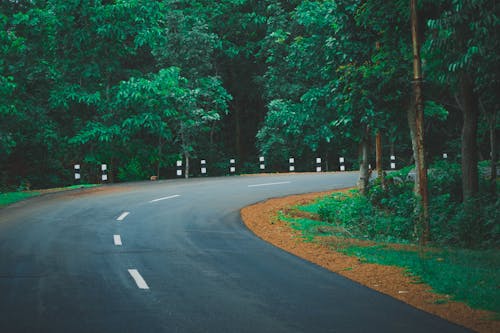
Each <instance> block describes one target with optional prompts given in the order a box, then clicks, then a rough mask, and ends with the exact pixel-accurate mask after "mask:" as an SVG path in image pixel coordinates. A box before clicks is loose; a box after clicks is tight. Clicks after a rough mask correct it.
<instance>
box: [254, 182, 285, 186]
mask: <svg viewBox="0 0 500 333" xmlns="http://www.w3.org/2000/svg"><path fill="white" fill-rule="evenodd" d="M290 183H291V182H278V183H265V184H255V185H248V187H260V186H272V185H283V184H290Z"/></svg>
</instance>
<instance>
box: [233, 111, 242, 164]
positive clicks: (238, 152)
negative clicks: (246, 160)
mask: <svg viewBox="0 0 500 333" xmlns="http://www.w3.org/2000/svg"><path fill="white" fill-rule="evenodd" d="M234 121H235V135H236V138H235V145H236V155H237V157H238V158H239V159H241V155H242V149H241V123H240V109H239V106H238V105H236V107H235V109H234Z"/></svg>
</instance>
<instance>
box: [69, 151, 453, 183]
mask: <svg viewBox="0 0 500 333" xmlns="http://www.w3.org/2000/svg"><path fill="white" fill-rule="evenodd" d="M447 158H448V154H447V153H443V159H447ZM321 161H322V160H321V157H317V158H316V172H321V171H322V166H321V163H322V162H321ZM176 166H177V168H176V174H177V176H178V177H182V176H183V170H182V160H178V161H177V164H176ZM259 169H260V171H264V170H266V164H265V158H264V156H260V157H259ZM391 169H392V170H394V169H396V156H395V155H391ZM74 170H75V181H77V182H78V181H80V179H81V168H80V164H75V165H74ZM288 170H289V171H290V172H295V158H293V157H290V158H289V159H288ZM339 170H340V171H346V166H345V158H344V157H339ZM200 171H201V174H202V176H206V175H207V161H206V160H201V161H200ZM229 173H230V174H235V173H236V160H235V159H234V158H232V159H230V160H229ZM101 180H102V181H103V182H106V181H108V166H107V165H106V164H101Z"/></svg>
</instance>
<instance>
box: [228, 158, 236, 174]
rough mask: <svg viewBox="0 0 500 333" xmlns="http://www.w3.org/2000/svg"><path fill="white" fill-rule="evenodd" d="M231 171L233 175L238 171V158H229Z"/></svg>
mask: <svg viewBox="0 0 500 333" xmlns="http://www.w3.org/2000/svg"><path fill="white" fill-rule="evenodd" d="M229 172H230V173H231V174H232V175H234V173H235V172H236V160H235V159H234V158H232V159H230V160H229Z"/></svg>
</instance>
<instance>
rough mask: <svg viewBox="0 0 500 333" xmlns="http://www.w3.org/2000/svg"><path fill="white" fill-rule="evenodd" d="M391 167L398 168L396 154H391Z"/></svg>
mask: <svg viewBox="0 0 500 333" xmlns="http://www.w3.org/2000/svg"><path fill="white" fill-rule="evenodd" d="M391 169H392V170H394V169H396V156H394V155H391Z"/></svg>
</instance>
